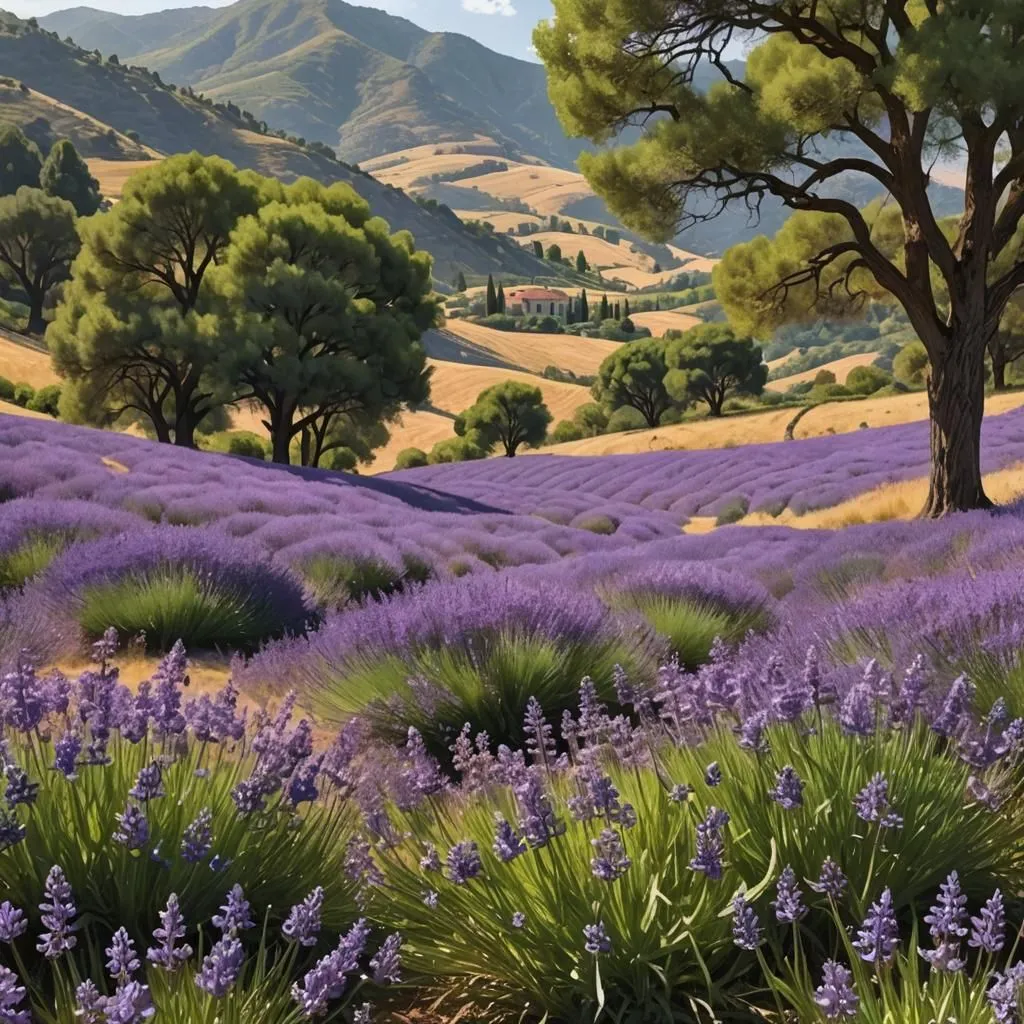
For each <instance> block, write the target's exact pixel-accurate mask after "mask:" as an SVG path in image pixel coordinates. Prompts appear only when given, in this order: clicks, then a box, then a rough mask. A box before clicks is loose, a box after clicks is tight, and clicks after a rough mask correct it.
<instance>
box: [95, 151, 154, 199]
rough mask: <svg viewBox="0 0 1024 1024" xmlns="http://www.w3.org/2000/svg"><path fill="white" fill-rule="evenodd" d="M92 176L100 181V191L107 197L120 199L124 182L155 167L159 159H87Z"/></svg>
mask: <svg viewBox="0 0 1024 1024" xmlns="http://www.w3.org/2000/svg"><path fill="white" fill-rule="evenodd" d="M86 163H87V164H88V165H89V170H90V171H91V172H92V176H93V177H94V178H95V179H96V180H97V181H98V182H99V183H100V192H102V193H103V195H104V197H105V198H107V199H113V200H116V199H120V198H121V193H122V191H123V190H124V183H125V182H126V181H127V180H128V179H129V178H130V177H131V176H132V175H133V174H136V173H137V172H139V171H142V170H145V169H146V168H147V167H153V166H155V165H156V164H158V163H160V161H159V160H101V159H98V158H93V159H91V160H86Z"/></svg>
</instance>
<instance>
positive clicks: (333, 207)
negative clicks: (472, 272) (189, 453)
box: [210, 179, 438, 464]
mask: <svg viewBox="0 0 1024 1024" xmlns="http://www.w3.org/2000/svg"><path fill="white" fill-rule="evenodd" d="M210 276H211V288H212V291H213V293H214V296H215V300H216V306H217V309H218V316H217V320H218V327H219V334H220V335H221V337H222V338H229V339H230V342H229V343H228V344H226V345H224V346H223V358H222V359H221V360H220V362H219V371H220V373H221V374H223V376H224V378H225V380H226V381H228V382H230V383H231V384H233V385H234V386H235V387H236V388H237V391H236V399H237V400H239V401H249V402H251V403H253V404H255V405H257V406H259V407H260V408H261V410H262V411H263V412H264V413H265V419H264V424H265V426H266V427H267V429H268V431H269V433H270V439H271V449H272V457H273V459H274V461H275V462H281V463H288V462H289V461H290V448H291V443H292V439H293V438H294V437H296V436H297V435H301V434H302V432H303V431H307V432H308V433H309V434H310V435H311V436H312V438H311V443H312V445H313V449H312V451H311V454H310V456H309V458H310V461H311V462H312V463H313V464H315V463H316V462H317V461H318V460H319V454H322V453H323V451H324V450H326V449H325V448H324V447H323V445H321V444H320V442H319V440H318V439H319V438H324V439H326V438H328V437H330V436H331V432H332V431H334V430H336V429H338V427H339V424H344V423H345V422H346V421H348V422H350V423H352V424H356V425H358V424H365V423H368V422H380V421H386V420H388V419H390V418H392V417H393V416H394V415H397V413H398V412H399V411H400V410H401V409H402V408H403V407H405V406H406V405H409V404H418V403H420V402H423V401H425V400H426V398H427V397H428V395H429V383H428V378H429V371H428V369H427V367H426V356H425V353H424V351H423V348H422V346H421V345H420V344H419V337H420V334H421V333H422V331H424V330H425V329H426V328H428V327H430V326H432V325H433V324H434V323H435V322H436V321H437V317H438V306H437V302H436V300H435V299H434V298H433V297H432V293H431V260H430V257H429V255H427V254H426V253H423V252H417V251H416V250H415V247H414V245H413V242H412V238H411V236H410V235H409V234H408V232H398V233H396V234H394V235H391V234H389V231H388V226H387V224H386V223H385V222H384V221H383V220H381V219H380V218H376V217H372V216H371V215H370V208H369V206H368V205H367V204H366V202H365V201H364V200H363V199H362V198H360V197H359V196H358V195H357V194H356V193H355V192H354V191H353V190H352V189H351V188H350V187H349V186H348V185H344V184H335V185H332V186H331V187H329V188H325V187H324V186H322V185H320V184H318V183H317V182H314V181H312V180H310V179H301V180H300V181H298V182H296V183H295V184H294V185H290V186H287V187H283V188H279V191H278V193H277V196H276V197H275V198H273V200H272V201H271V202H269V203H267V204H266V205H264V206H263V207H261V209H260V210H259V212H258V213H256V214H254V215H250V216H247V217H245V218H243V219H242V220H241V221H240V222H239V223H238V226H237V227H236V229H235V230H234V231H233V232H232V235H231V244H230V246H229V247H228V248H227V250H226V251H225V252H224V254H223V257H222V259H221V262H220V264H219V265H218V266H217V267H216V268H215V269H214V270H213V272H212V273H211V275H210ZM346 447H349V446H348V445H346ZM318 451H319V454H318Z"/></svg>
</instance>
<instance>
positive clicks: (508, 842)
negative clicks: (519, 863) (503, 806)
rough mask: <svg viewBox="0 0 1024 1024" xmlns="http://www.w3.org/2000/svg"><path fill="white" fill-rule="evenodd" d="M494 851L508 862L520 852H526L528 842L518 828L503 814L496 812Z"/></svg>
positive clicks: (504, 861) (501, 859)
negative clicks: (525, 841)
mask: <svg viewBox="0 0 1024 1024" xmlns="http://www.w3.org/2000/svg"><path fill="white" fill-rule="evenodd" d="M495 819H496V824H495V834H494V845H493V849H494V853H495V855H496V856H497V857H498V859H499V860H500V861H502V862H503V863H505V864H507V863H508V862H509V861H511V860H515V859H516V857H518V856H519V855H520V854H523V853H526V844H525V843H524V842H523V840H522V839H521V838H520V837H519V834H518V833H517V832H516V830H515V829H514V828H513V827H512V826H511V825H510V824H509V823H508V822H507V821H506V820H505V817H504V816H503V815H501V814H495Z"/></svg>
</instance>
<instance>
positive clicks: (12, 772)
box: [4, 764, 39, 811]
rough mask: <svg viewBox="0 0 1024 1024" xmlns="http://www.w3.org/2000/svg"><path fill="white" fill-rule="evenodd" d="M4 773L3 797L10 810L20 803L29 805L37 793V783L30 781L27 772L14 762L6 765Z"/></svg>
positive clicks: (32, 802)
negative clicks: (4, 790)
mask: <svg viewBox="0 0 1024 1024" xmlns="http://www.w3.org/2000/svg"><path fill="white" fill-rule="evenodd" d="M6 775H7V791H6V793H5V794H4V797H5V799H6V800H7V806H8V807H9V808H10V809H11V810H12V811H13V810H14V809H15V808H16V807H18V806H19V805H21V804H25V805H26V806H29V807H31V805H32V804H34V803H35V802H36V797H37V796H38V795H39V783H38V782H30V781H29V777H28V772H26V771H25V769H24V768H19V767H18V766H17V765H16V764H8V765H7V770H6Z"/></svg>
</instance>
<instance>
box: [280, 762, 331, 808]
mask: <svg viewBox="0 0 1024 1024" xmlns="http://www.w3.org/2000/svg"><path fill="white" fill-rule="evenodd" d="M322 760H323V759H322V758H320V757H309V758H306V760H305V761H303V762H301V763H300V764H299V766H298V767H297V768H296V769H295V771H294V772H293V773H292V776H291V778H290V779H289V780H288V783H287V785H286V787H285V796H286V799H287V800H288V803H289V804H291V806H292V807H298V806H299V804H308V803H312V802H313V801H314V800H316V798H317V797H318V796H319V795H320V791H319V790H318V789H317V786H316V780H317V776H318V775H319V774H320V764H321V761H322Z"/></svg>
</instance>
